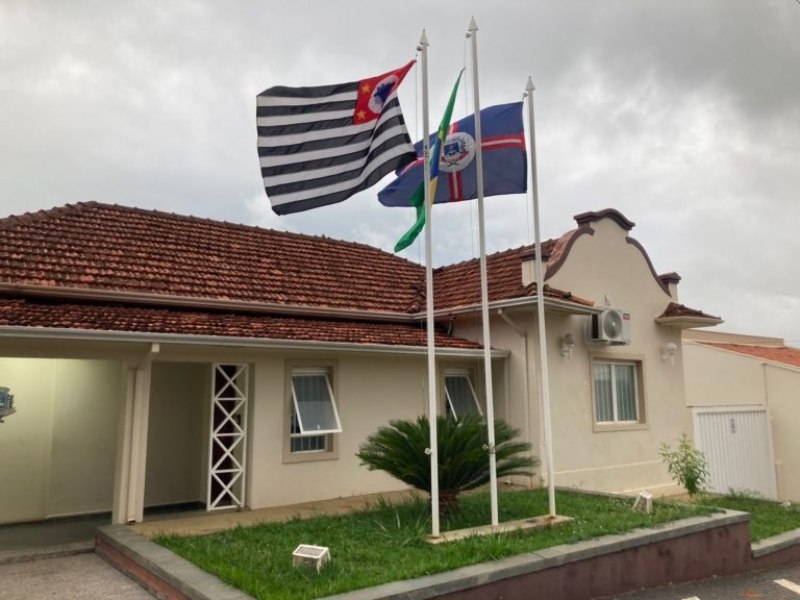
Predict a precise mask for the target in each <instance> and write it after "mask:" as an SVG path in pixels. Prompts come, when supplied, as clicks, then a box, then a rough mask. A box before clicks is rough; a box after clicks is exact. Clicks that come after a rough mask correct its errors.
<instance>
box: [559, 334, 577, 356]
mask: <svg viewBox="0 0 800 600" xmlns="http://www.w3.org/2000/svg"><path fill="white" fill-rule="evenodd" d="M573 348H575V336H574V335H572V334H571V333H567V334H566V335H564V337H562V338H561V356H563V357H564V358H569V359H572V350H573Z"/></svg>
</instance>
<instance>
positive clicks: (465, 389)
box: [444, 375, 482, 419]
mask: <svg viewBox="0 0 800 600" xmlns="http://www.w3.org/2000/svg"><path fill="white" fill-rule="evenodd" d="M444 389H445V394H446V395H447V405H448V406H447V408H448V409H449V411H450V413H451V414H452V415H453V417H454V418H455V419H459V418H461V417H463V416H465V415H469V414H478V415H480V414H482V413H481V408H480V405H479V404H478V398H477V397H476V395H475V389H474V388H473V387H472V381H470V378H469V376H468V375H446V376H445V378H444Z"/></svg>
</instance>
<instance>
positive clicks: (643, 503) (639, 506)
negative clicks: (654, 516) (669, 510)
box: [633, 491, 653, 514]
mask: <svg viewBox="0 0 800 600" xmlns="http://www.w3.org/2000/svg"><path fill="white" fill-rule="evenodd" d="M633 510H635V511H639V512H643V513H647V514H650V513H651V512H653V494H651V493H650V492H648V491H644V492H639V495H638V496H636V500H635V501H634V503H633Z"/></svg>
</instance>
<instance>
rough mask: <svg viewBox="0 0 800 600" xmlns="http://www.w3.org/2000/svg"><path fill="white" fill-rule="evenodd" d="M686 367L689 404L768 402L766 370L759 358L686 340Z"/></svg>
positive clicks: (684, 345)
mask: <svg viewBox="0 0 800 600" xmlns="http://www.w3.org/2000/svg"><path fill="white" fill-rule="evenodd" d="M683 368H684V372H685V377H686V403H687V405H688V406H720V405H742V404H764V403H765V402H766V396H765V394H766V388H765V386H764V369H763V367H762V365H761V362H760V361H759V360H757V359H754V358H752V357H748V356H745V355H743V354H735V353H733V352H725V351H720V350H717V349H716V348H709V347H708V346H703V345H702V344H696V343H692V342H686V343H684V344H683Z"/></svg>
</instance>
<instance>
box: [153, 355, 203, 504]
mask: <svg viewBox="0 0 800 600" xmlns="http://www.w3.org/2000/svg"><path fill="white" fill-rule="evenodd" d="M210 385H211V365H208V364H202V363H155V364H154V365H153V371H152V379H151V384H150V389H151V391H150V418H149V425H148V436H147V437H148V439H147V472H146V476H145V477H146V480H145V506H159V505H165V504H178V503H184V502H197V501H203V502H204V501H205V497H204V490H205V486H204V481H205V480H206V478H207V477H208V475H207V473H208V435H209V434H208V418H209V405H210V397H211V390H210Z"/></svg>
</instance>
